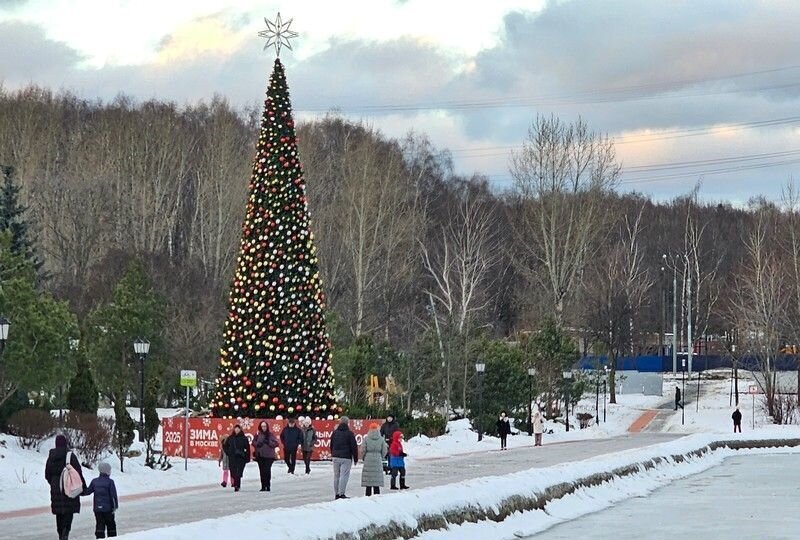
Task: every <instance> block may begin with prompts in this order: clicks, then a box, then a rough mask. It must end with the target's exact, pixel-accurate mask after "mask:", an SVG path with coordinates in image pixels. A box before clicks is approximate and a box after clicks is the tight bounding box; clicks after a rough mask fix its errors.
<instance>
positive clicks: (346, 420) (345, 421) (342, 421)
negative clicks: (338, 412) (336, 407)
mask: <svg viewBox="0 0 800 540" xmlns="http://www.w3.org/2000/svg"><path fill="white" fill-rule="evenodd" d="M339 423H340V424H349V423H350V419H349V418H348V417H346V416H342V417H341V418H339Z"/></svg>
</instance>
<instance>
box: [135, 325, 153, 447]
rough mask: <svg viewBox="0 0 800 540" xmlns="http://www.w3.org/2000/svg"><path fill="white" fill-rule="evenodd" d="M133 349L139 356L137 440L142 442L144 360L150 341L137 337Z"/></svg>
mask: <svg viewBox="0 0 800 540" xmlns="http://www.w3.org/2000/svg"><path fill="white" fill-rule="evenodd" d="M133 351H134V352H135V353H136V355H137V356H138V357H139V442H144V360H145V357H146V356H147V353H149V352H150V342H149V341H147V340H146V339H142V338H137V339H136V341H134V342H133Z"/></svg>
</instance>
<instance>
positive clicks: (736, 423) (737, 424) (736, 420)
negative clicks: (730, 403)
mask: <svg viewBox="0 0 800 540" xmlns="http://www.w3.org/2000/svg"><path fill="white" fill-rule="evenodd" d="M731 418H732V419H733V432H734V433H736V432H739V433H741V432H742V411H740V410H739V406H738V405H737V406H736V410H735V411H733V414H732V415H731Z"/></svg>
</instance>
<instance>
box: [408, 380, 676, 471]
mask: <svg viewBox="0 0 800 540" xmlns="http://www.w3.org/2000/svg"><path fill="white" fill-rule="evenodd" d="M602 400H603V396H602V395H601V396H600V404H599V407H598V409H599V415H600V424H598V425H595V423H594V420H593V421H592V425H591V426H590V427H588V428H586V429H579V428H578V421H577V419H576V418H575V414H576V413H582V412H585V413H590V414H592V415H594V414H595V396H594V395H592V396H589V395H587V396H585V397H584V398H583V399H581V400H580V402H579V403H578V405H577V406H576V407H575V409H574V410H572V409H571V410H570V431H569V432H567V431H566V426H565V425H564V424H563V422H554V421H549V420H547V421H545V427H544V429H545V434H544V436H543V443H544V444H548V443H554V442H564V441H579V440H586V439H604V438H607V437H614V436H618V435H622V434H624V433H626V432H627V431H628V428H629V427H630V425H631V424H632V423H633V422H634V421H635V420H636V419H637V418H638V417H639V416H640V415H641V414H642V413H643V412H644V411H646V410H648V409H651V408H654V407H658V406H659V405H660V404H662V403H664V402H665V401H669V398H668V397H667V398H663V397H661V396H643V395H641V394H620V395H617V403H616V404H610V403H606V415H605V418H606V421H605V422H603V401H602ZM550 432H552V433H550ZM531 444H532V443H531V437H530V436H528V434H527V432H520V433H516V434H512V435H511V436H510V437H509V438H508V447H509V448H519V447H522V446H530V445H531ZM497 448H500V439H498V438H497V437H492V436H488V435H484V437H483V440H482V441H481V442H478V436H477V433H476V432H475V431H472V428H471V426H470V423H469V421H468V420H456V421H453V422H450V423H449V424H448V426H447V433H446V434H445V435H443V436H441V437H433V438H429V437H425V436H424V435H420V436H418V437H414V438H413V439H411V440H409V441H408V442H407V453H408V454H409V456H412V459H418V458H428V457H445V456H452V455H457V454H465V453H472V452H481V451H486V450H495V449H497Z"/></svg>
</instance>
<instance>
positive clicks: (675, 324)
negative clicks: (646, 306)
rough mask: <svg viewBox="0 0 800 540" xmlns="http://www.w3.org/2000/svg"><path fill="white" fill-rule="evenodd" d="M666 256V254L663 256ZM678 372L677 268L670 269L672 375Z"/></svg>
mask: <svg viewBox="0 0 800 540" xmlns="http://www.w3.org/2000/svg"><path fill="white" fill-rule="evenodd" d="M664 257H665V258H666V255H665V256H664ZM677 373H678V269H677V267H676V268H673V271H672V375H673V376H675V375H676V374H677Z"/></svg>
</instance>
